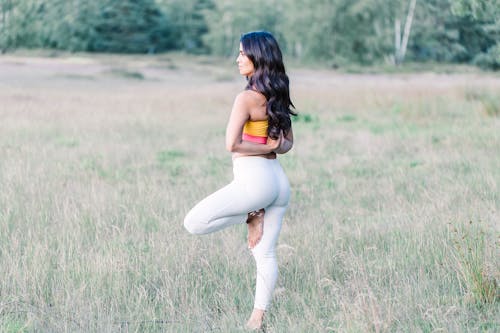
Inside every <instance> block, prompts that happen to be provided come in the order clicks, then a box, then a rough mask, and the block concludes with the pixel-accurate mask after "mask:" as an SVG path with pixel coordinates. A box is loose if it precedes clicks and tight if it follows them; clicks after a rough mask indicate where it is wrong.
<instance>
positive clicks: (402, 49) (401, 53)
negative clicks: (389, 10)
mask: <svg viewBox="0 0 500 333" xmlns="http://www.w3.org/2000/svg"><path fill="white" fill-rule="evenodd" d="M416 4H417V0H411V2H410V8H409V9H408V15H407V16H406V22H405V30H404V33H403V40H402V41H401V43H400V44H399V45H396V57H395V61H396V64H397V65H399V64H401V63H402V62H403V60H404V58H405V55H406V47H407V46H408V39H409V38H410V30H411V24H412V22H413V14H414V13H415V6H416ZM399 35H400V34H399Z"/></svg>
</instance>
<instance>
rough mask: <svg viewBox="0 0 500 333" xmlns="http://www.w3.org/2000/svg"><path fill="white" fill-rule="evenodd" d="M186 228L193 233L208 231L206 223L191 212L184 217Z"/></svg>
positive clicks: (199, 233) (201, 233)
mask: <svg viewBox="0 0 500 333" xmlns="http://www.w3.org/2000/svg"><path fill="white" fill-rule="evenodd" d="M184 228H186V230H187V231H188V232H189V233H191V234H193V235H203V234H205V233H206V224H205V223H203V222H201V221H200V219H197V218H195V217H194V216H193V214H192V213H191V212H189V213H188V214H187V215H186V217H185V218H184Z"/></svg>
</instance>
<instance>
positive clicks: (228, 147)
mask: <svg viewBox="0 0 500 333" xmlns="http://www.w3.org/2000/svg"><path fill="white" fill-rule="evenodd" d="M236 146H237V144H236V142H226V150H227V151H228V152H230V153H234V152H236Z"/></svg>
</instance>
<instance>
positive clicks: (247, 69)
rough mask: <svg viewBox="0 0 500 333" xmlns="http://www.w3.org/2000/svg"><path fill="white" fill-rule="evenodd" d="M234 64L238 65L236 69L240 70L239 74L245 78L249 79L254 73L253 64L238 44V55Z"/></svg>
mask: <svg viewBox="0 0 500 333" xmlns="http://www.w3.org/2000/svg"><path fill="white" fill-rule="evenodd" d="M236 63H237V64H238V69H239V70H240V74H241V75H243V76H246V77H250V76H252V75H253V73H254V71H255V67H254V65H253V62H252V61H251V60H250V59H249V58H248V57H247V55H246V54H245V52H244V51H243V47H242V45H241V43H240V53H239V55H238V58H236Z"/></svg>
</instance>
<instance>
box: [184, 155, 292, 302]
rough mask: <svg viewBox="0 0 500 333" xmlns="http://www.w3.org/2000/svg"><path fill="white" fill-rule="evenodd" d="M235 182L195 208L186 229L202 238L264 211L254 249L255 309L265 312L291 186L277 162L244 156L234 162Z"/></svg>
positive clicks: (273, 284)
mask: <svg viewBox="0 0 500 333" xmlns="http://www.w3.org/2000/svg"><path fill="white" fill-rule="evenodd" d="M233 174H234V179H233V181H232V182H231V183H230V184H228V185H226V186H225V187H223V188H221V189H220V190H218V191H217V192H215V193H213V194H211V195H209V196H208V197H206V198H205V199H203V200H202V201H201V202H199V203H198V204H197V205H196V206H194V207H193V208H192V209H191V210H190V211H189V213H188V214H187V215H186V217H185V219H184V226H185V228H186V229H187V230H188V231H189V232H190V233H193V234H197V235H202V234H208V233H211V232H214V231H218V230H221V229H223V228H226V227H228V226H230V225H233V224H241V223H245V222H246V220H247V214H248V213H249V212H251V211H255V210H259V209H261V208H264V209H265V215H264V233H263V235H262V239H261V240H260V241H259V242H258V243H257V245H256V246H255V247H254V248H253V249H252V254H253V257H254V258H255V263H256V265H257V281H256V286H255V303H254V308H256V309H261V310H266V308H267V306H268V305H269V303H270V301H271V297H272V293H273V290H274V286H275V284H276V280H277V278H278V263H277V261H276V241H277V240H278V236H279V233H280V229H281V223H282V220H283V215H284V214H285V211H286V209H287V207H288V201H289V199H290V185H289V183H288V179H287V177H286V175H285V173H284V172H283V169H282V168H281V165H280V164H279V162H278V160H277V159H266V158H263V157H258V156H244V157H238V158H235V159H234V160H233Z"/></svg>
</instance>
